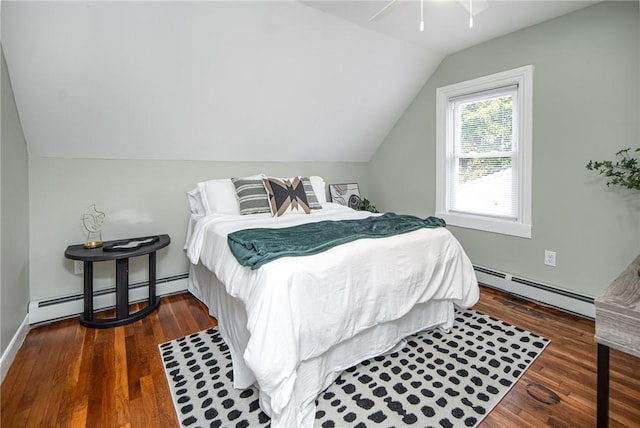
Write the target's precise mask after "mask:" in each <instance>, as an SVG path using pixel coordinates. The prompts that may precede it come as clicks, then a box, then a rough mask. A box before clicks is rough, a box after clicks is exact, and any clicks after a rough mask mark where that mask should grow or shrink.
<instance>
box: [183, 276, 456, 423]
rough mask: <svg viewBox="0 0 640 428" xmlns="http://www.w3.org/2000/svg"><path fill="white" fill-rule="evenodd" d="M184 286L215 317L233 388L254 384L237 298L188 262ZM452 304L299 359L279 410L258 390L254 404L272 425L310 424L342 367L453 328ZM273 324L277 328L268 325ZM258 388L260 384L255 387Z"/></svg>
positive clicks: (430, 306) (433, 306)
mask: <svg viewBox="0 0 640 428" xmlns="http://www.w3.org/2000/svg"><path fill="white" fill-rule="evenodd" d="M188 290H189V292H191V294H193V295H194V296H195V297H196V298H198V299H199V300H200V301H202V302H203V303H204V304H205V305H206V306H207V308H208V309H209V314H210V315H211V316H212V317H214V318H216V320H217V321H218V326H219V327H218V328H219V331H220V334H221V335H222V337H223V338H224V340H225V342H226V343H227V345H228V346H229V350H230V353H231V358H232V361H233V378H234V379H233V381H234V387H235V388H237V389H246V388H248V387H250V386H252V385H254V384H255V383H256V379H255V377H254V375H253V372H252V371H251V368H250V367H247V365H246V364H245V361H244V358H243V354H244V350H245V348H246V346H247V343H248V341H249V331H248V330H247V328H246V326H247V313H246V311H245V308H244V305H243V303H242V302H241V301H239V300H238V299H235V298H234V297H232V296H230V295H229V294H227V292H226V289H225V287H224V284H222V283H221V282H220V281H219V280H218V278H217V277H216V276H215V274H213V273H212V272H211V271H209V270H208V269H207V268H206V267H204V266H203V265H201V264H198V265H193V264H192V265H191V266H190V272H189V285H188ZM453 317H454V305H453V303H452V302H451V301H448V300H433V301H430V302H426V303H423V304H419V305H416V306H415V307H414V308H413V309H412V310H411V311H410V312H409V313H407V314H406V315H405V316H404V317H402V318H400V319H398V320H395V321H393V322H388V323H383V324H379V325H376V326H373V327H371V328H369V329H367V330H364V331H362V332H360V333H359V334H357V335H355V336H354V337H352V338H350V339H349V340H346V341H344V342H341V343H339V344H338V345H336V346H334V347H333V348H331V349H329V350H328V351H327V352H325V353H324V354H322V355H320V356H318V357H315V358H312V359H309V360H305V361H302V362H300V365H299V366H298V368H297V370H296V381H295V386H294V392H293V396H292V398H291V400H290V402H289V403H288V404H287V406H286V407H285V408H284V410H283V411H282V412H281V413H279V414H277V415H274V414H273V412H272V410H271V405H270V401H271V399H270V397H269V396H268V395H267V394H264V393H263V392H262V391H260V406H261V408H262V410H263V411H264V412H265V413H266V414H268V415H269V416H271V418H272V421H271V422H272V423H271V426H272V427H274V428H275V427H309V428H310V427H312V426H313V422H314V419H315V399H316V398H317V396H318V395H319V394H320V392H322V391H323V390H324V389H326V388H327V387H328V386H329V385H330V384H331V383H332V382H333V381H334V380H335V379H336V378H337V377H338V376H339V375H340V373H342V371H344V370H345V369H347V368H349V367H351V366H353V365H355V364H357V363H359V362H361V361H363V360H366V359H369V358H372V357H375V356H377V355H380V354H384V353H386V352H389V351H390V350H392V349H393V348H394V347H395V346H396V345H397V344H398V343H399V342H400V341H401V340H402V339H403V338H405V337H407V336H409V335H411V334H414V333H417V332H419V331H422V330H426V329H432V328H440V329H443V330H448V329H450V328H451V327H452V326H453ZM274 328H278V327H277V326H274ZM255 386H256V387H257V388H258V390H260V385H255Z"/></svg>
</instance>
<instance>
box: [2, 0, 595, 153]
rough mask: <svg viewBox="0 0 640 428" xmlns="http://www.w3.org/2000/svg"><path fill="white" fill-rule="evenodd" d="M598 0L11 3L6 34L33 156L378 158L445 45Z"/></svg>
mask: <svg viewBox="0 0 640 428" xmlns="http://www.w3.org/2000/svg"><path fill="white" fill-rule="evenodd" d="M467 1H468V0H467ZM473 1H475V2H476V6H477V8H478V9H479V8H480V5H481V3H482V1H481V0H473ZM593 3H595V2H594V1H573V0H571V1H553V2H547V1H497V0H489V1H488V2H487V5H488V7H487V8H486V9H485V10H483V11H482V12H480V13H478V14H476V15H475V17H474V27H473V28H469V25H468V21H469V12H468V11H467V10H466V9H465V7H462V3H461V2H460V1H458V0H439V1H434V0H425V1H424V3H423V6H424V9H423V10H424V22H425V31H424V32H420V31H419V22H420V5H421V3H420V2H419V1H413V0H396V2H395V4H393V5H392V7H391V8H390V10H389V12H388V13H386V15H385V16H381V17H379V19H376V20H375V21H372V22H369V18H370V17H372V16H373V15H375V14H376V12H377V11H379V10H380V9H382V8H383V7H384V6H385V5H386V4H387V2H386V1H302V2H301V1H293V0H289V1H193V2H191V1H158V2H154V1H130V2H125V1H69V2H62V1H6V0H4V1H2V2H1V8H2V9H1V14H2V26H1V34H2V46H3V49H4V52H5V56H6V59H7V65H8V68H9V73H10V77H11V81H12V85H13V90H14V94H15V97H16V104H17V106H18V111H19V114H20V118H21V121H22V126H23V129H24V134H25V138H26V140H27V144H28V150H29V153H30V154H31V155H32V156H51V157H66V158H106V159H201V160H229V161H275V160H279V161H367V160H369V159H370V157H371V156H372V155H373V153H374V152H375V150H376V149H377V147H378V146H379V144H380V143H381V142H382V141H383V140H384V138H385V136H386V135H387V133H388V132H389V131H390V129H391V128H392V127H393V126H394V124H395V123H396V121H397V120H398V119H399V117H400V116H401V115H402V113H403V112H404V110H405V109H406V108H407V106H408V105H409V104H410V103H411V101H412V100H413V98H414V97H415V96H416V94H417V93H418V91H419V90H420V88H421V87H422V86H423V85H424V84H425V83H426V81H427V80H428V78H429V76H430V75H431V74H432V73H433V71H434V70H435V69H436V68H437V66H438V64H439V63H440V61H441V60H442V59H443V58H444V57H445V56H447V55H449V54H451V53H453V52H456V51H459V50H461V49H465V48H467V47H470V46H472V45H474V44H477V43H481V42H483V41H486V40H489V39H491V38H495V37H498V36H501V35H503V34H507V33H509V32H512V31H515V30H517V29H520V28H524V27H527V26H530V25H534V24H536V23H538V22H542V21H545V20H548V19H551V18H553V17H555V16H559V15H562V14H565V13H568V12H571V11H573V10H576V9H579V8H582V7H585V6H587V5H589V4H593Z"/></svg>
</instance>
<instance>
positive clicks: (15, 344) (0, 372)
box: [0, 314, 30, 383]
mask: <svg viewBox="0 0 640 428" xmlns="http://www.w3.org/2000/svg"><path fill="white" fill-rule="evenodd" d="M29 330H30V328H29V315H28V314H27V316H25V317H24V320H23V321H22V324H20V327H18V331H16V334H14V335H13V338H12V339H11V342H9V346H7V349H5V351H4V352H3V353H2V358H0V383H2V382H4V377H5V376H6V375H7V373H8V372H9V368H10V367H11V364H13V360H14V359H15V358H16V355H17V354H18V351H19V350H20V347H21V346H22V344H23V343H24V340H25V339H26V338H27V334H29Z"/></svg>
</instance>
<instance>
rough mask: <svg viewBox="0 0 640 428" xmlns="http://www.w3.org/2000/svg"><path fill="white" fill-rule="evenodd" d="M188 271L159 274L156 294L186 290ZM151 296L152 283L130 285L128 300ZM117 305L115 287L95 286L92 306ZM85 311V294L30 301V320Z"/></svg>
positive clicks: (71, 314)
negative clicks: (167, 275)
mask: <svg viewBox="0 0 640 428" xmlns="http://www.w3.org/2000/svg"><path fill="white" fill-rule="evenodd" d="M187 279H188V274H181V275H174V276H172V277H167V278H158V280H157V281H156V295H157V296H158V297H161V296H166V295H169V294H175V293H180V292H183V291H186V290H187V286H188V281H187ZM148 298H149V284H148V283H139V284H131V285H130V286H129V302H130V303H135V302H141V301H144V300H147V299H148ZM115 306H116V293H115V288H109V289H106V290H96V291H95V292H94V297H93V309H94V310H96V311H98V310H102V309H108V308H113V307H115ZM83 311H84V299H83V295H82V294H81V293H80V294H74V295H72V296H65V297H59V298H54V299H45V300H35V301H32V302H30V303H29V324H39V323H43V322H51V321H55V320H58V319H62V318H68V317H71V316H76V315H78V314H81V313H82V312H83Z"/></svg>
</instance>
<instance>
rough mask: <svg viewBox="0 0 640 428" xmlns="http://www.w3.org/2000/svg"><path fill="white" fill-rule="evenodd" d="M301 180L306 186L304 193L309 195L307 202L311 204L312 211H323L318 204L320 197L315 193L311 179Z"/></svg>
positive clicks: (304, 178)
mask: <svg viewBox="0 0 640 428" xmlns="http://www.w3.org/2000/svg"><path fill="white" fill-rule="evenodd" d="M300 180H301V181H302V184H303V185H304V193H305V194H306V195H307V202H309V208H311V209H312V210H319V209H322V205H320V202H318V197H317V196H316V193H315V192H314V191H313V186H312V185H311V180H310V179H309V177H301V178H300Z"/></svg>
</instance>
